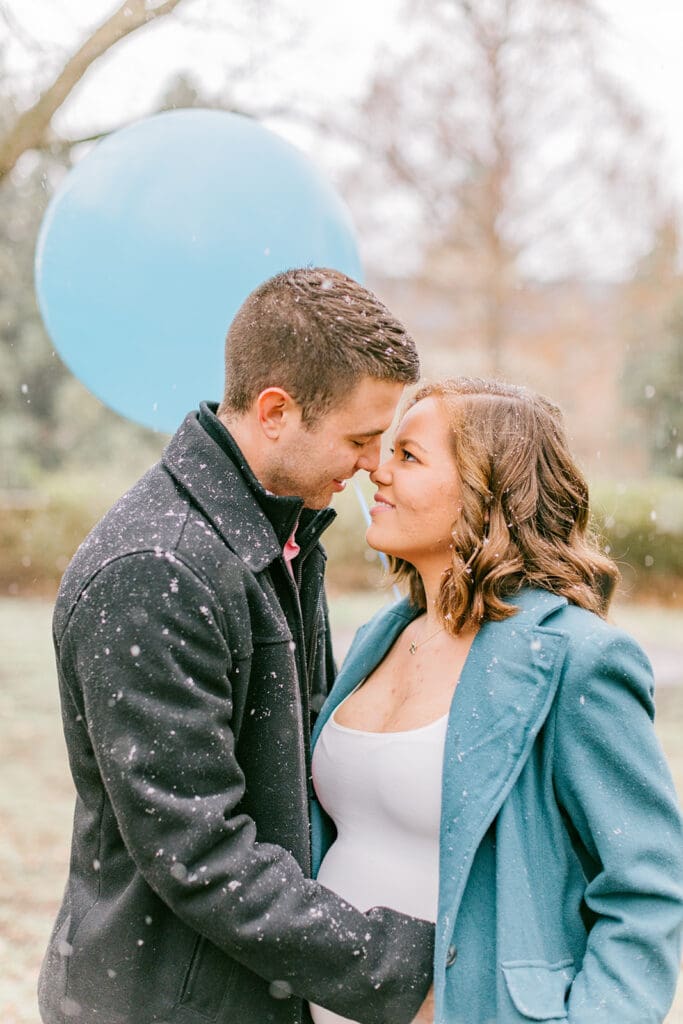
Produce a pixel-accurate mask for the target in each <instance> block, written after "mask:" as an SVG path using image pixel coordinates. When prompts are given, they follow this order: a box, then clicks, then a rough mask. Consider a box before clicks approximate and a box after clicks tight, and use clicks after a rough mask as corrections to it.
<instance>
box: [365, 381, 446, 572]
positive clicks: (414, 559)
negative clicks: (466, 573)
mask: <svg viewBox="0 0 683 1024" xmlns="http://www.w3.org/2000/svg"><path fill="white" fill-rule="evenodd" d="M370 479H371V480H372V482H373V483H374V484H376V485H377V493H376V495H375V504H374V506H373V507H372V508H371V510H370V515H371V516H372V523H371V524H370V526H369V527H368V531H367V534H366V539H367V542H368V544H369V545H370V546H371V547H373V548H376V549H377V550H379V551H385V552H386V553H387V554H389V555H395V556H396V557H397V558H403V559H405V560H406V561H407V562H410V563H411V564H412V565H415V566H416V568H418V569H419V567H420V565H421V564H424V563H426V562H434V561H436V560H438V561H443V562H444V566H446V565H448V564H450V549H451V546H452V540H451V530H452V527H453V523H454V522H455V520H456V518H457V516H458V513H459V511H460V487H459V483H458V474H457V471H456V467H455V462H454V459H453V455H452V454H451V449H450V444H449V428H448V420H447V416H446V411H445V410H444V408H443V406H442V405H441V403H440V401H439V399H437V398H423V399H422V401H420V402H417V404H416V405H414V406H412V408H410V409H409V410H408V412H407V413H406V415H405V416H404V417H403V419H402V420H401V423H400V424H399V427H398V430H397V432H396V438H395V441H394V448H393V450H392V454H391V456H390V458H388V459H387V460H386V462H383V463H382V464H381V465H380V466H379V468H378V469H376V470H375V472H374V473H371V474H370Z"/></svg>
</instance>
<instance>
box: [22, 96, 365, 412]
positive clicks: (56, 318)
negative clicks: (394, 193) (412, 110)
mask: <svg viewBox="0 0 683 1024" xmlns="http://www.w3.org/2000/svg"><path fill="white" fill-rule="evenodd" d="M303 266H326V267H333V268H335V269H337V270H341V271H343V272H344V273H346V274H349V276H351V277H354V278H356V279H357V280H359V279H361V277H362V270H361V265H360V261H359V257H358V250H357V247H356V242H355V238H354V233H353V228H352V225H351V221H350V217H349V214H348V212H347V210H346V207H345V206H344V205H343V203H342V202H341V200H340V199H339V197H338V196H337V195H336V193H335V192H334V190H333V189H332V187H331V186H330V184H329V183H328V182H327V181H326V180H325V178H324V177H323V176H322V175H321V173H320V172H319V171H318V170H317V169H316V168H315V166H314V165H313V164H312V163H311V162H310V160H309V159H308V158H307V157H306V156H304V154H303V153H301V152H300V151H299V150H298V149H296V148H295V147H294V146H292V145H290V144H289V143H288V142H285V141H284V140H283V139H281V138H280V137H279V136H277V135H275V134H274V133H273V132H271V131H268V130H267V129H266V128H264V127H263V126H262V125H260V124H258V123H257V122H256V121H253V120H251V119H249V118H247V117H242V116H240V115H238V114H231V113H227V112H226V111H216V110H176V111H171V112H168V113H163V114H157V115H155V116H154V117H150V118H146V119H145V120H143V121H140V122H137V123H136V124H133V125H131V126H129V127H127V128H124V129H122V130H121V131H118V132H115V133H114V134H112V135H110V136H108V137H107V138H106V139H104V140H103V141H102V142H100V143H99V144H98V145H97V146H96V147H95V148H94V149H92V150H91V151H90V153H88V155H87V156H85V157H84V158H83V159H82V160H81V161H80V162H79V163H78V164H77V165H76V166H75V167H74V169H73V170H72V171H71V172H70V173H69V174H68V175H67V177H66V178H65V180H64V182H63V184H62V186H61V188H60V189H59V191H58V192H57V193H56V195H55V196H54V198H53V199H52V201H51V203H50V205H49V207H48V209H47V211H46V214H45V217H44V219H43V223H42V225H41V230H40V234H39V238H38V247H37V251H36V289H37V294H38V302H39V305H40V309H41V312H42V315H43V319H44V321H45V325H46V327H47V330H48V332H49V334H50V336H51V338H52V340H53V342H54V345H55V347H56V349H57V350H58V352H59V353H60V355H61V356H62V358H63V360H64V362H65V363H66V364H67V366H69V368H70V369H71V370H72V371H73V373H74V374H75V375H76V376H77V377H78V378H79V379H80V380H81V381H82V382H83V384H85V386H86V387H87V388H88V389H89V390H90V391H92V392H93V393H94V394H95V395H97V397H98V398H100V399H101V400H102V401H103V402H105V403H106V404H107V405H109V406H110V407H111V408H112V409H115V410H116V411H117V412H119V413H121V414H122V415H123V416H126V417H128V418H129V419H132V420H135V421H136V422H138V423H141V424H143V425H145V426H150V427H154V428H155V429H157V430H162V431H172V430H174V429H175V428H176V426H177V425H178V423H179V422H180V420H181V419H182V417H183V415H184V414H185V413H186V412H187V411H188V410H189V409H191V408H195V407H196V406H197V404H198V402H199V401H200V400H201V399H204V398H220V395H221V394H222V390H223V376H224V374H223V343H224V339H225V334H226V331H227V328H228V325H229V323H230V321H231V320H232V318H233V316H234V314H235V313H236V311H237V309H238V308H239V306H240V305H241V303H242V302H243V300H244V299H245V298H246V296H247V295H248V294H249V292H250V291H252V290H253V289H254V288H255V287H257V285H259V284H260V283H261V282H262V281H265V280H266V279H267V278H269V277H272V276H273V275H274V274H277V273H279V272H280V271H282V270H286V269H288V268H291V267H303Z"/></svg>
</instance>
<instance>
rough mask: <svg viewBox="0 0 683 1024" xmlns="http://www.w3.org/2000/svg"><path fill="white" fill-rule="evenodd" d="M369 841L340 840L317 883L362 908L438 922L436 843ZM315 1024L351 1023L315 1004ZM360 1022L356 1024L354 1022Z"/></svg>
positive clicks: (321, 867) (332, 847)
mask: <svg viewBox="0 0 683 1024" xmlns="http://www.w3.org/2000/svg"><path fill="white" fill-rule="evenodd" d="M367 839H368V837H367V836H365V837H364V842H363V845H362V846H361V845H359V844H358V843H355V842H351V841H345V839H344V837H343V836H341V837H339V838H338V839H337V840H336V841H335V842H334V843H333V844H332V846H331V847H330V849H329V850H328V851H327V854H326V856H325V858H324V860H323V862H322V864H321V865H320V871H319V872H318V881H319V882H320V883H321V885H324V886H326V887H327V888H328V889H332V890H333V891H334V892H336V893H338V894H339V895H340V896H343V897H344V899H346V900H348V901H349V903H352V904H353V905H354V906H355V907H358V909H359V910H362V911H366V910H370V908H371V907H391V908H392V909H393V910H399V911H401V913H403V914H410V915H411V916H412V917H421V918H423V919H424V920H427V921H436V912H437V904H438V898H439V855H438V848H436V849H435V846H434V843H433V842H429V841H426V842H425V843H424V844H423V848H422V849H420V848H416V845H415V842H414V841H413V843H412V844H411V845H410V849H409V850H406V851H400V850H396V849H390V848H388V847H387V845H386V844H383V848H382V849H381V850H379V849H373V848H372V847H371V846H370V844H369V843H368V842H367ZM406 854H408V856H406ZM310 1009H311V1015H312V1017H313V1021H314V1024H348V1020H349V1018H348V1017H340V1016H339V1015H338V1014H336V1013H333V1012H332V1011H331V1010H326V1009H324V1008H323V1007H322V1006H316V1005H315V1004H310ZM352 1024H357V1022H355V1021H354V1022H352Z"/></svg>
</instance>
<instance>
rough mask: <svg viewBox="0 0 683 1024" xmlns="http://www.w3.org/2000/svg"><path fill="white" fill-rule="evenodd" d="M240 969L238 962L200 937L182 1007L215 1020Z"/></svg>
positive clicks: (187, 979)
mask: <svg viewBox="0 0 683 1024" xmlns="http://www.w3.org/2000/svg"><path fill="white" fill-rule="evenodd" d="M236 966H237V964H236V963H235V961H234V960H232V959H231V958H230V957H228V956H226V955H225V953H223V952H222V951H221V950H220V949H218V948H217V946H214V945H213V944H212V943H211V942H209V941H208V939H205V938H204V937H203V936H200V937H199V938H198V939H197V942H196V943H195V947H194V951H193V953H192V958H191V960H190V964H189V966H188V969H187V973H186V975H185V980H184V982H183V987H182V989H181V991H180V998H179V1000H178V1005H180V1006H188V1007H191V1008H192V1010H194V1011H195V1013H199V1014H201V1015H202V1016H203V1017H206V1019H207V1020H215V1019H216V1017H217V1016H218V1012H219V1010H220V1008H221V1004H222V1002H223V999H224V998H225V994H226V992H227V990H228V987H229V985H230V982H231V980H232V976H233V974H234V972H235V968H236Z"/></svg>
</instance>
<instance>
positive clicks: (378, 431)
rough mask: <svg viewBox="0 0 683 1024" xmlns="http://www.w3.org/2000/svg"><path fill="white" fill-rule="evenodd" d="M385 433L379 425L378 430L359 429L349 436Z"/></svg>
mask: <svg viewBox="0 0 683 1024" xmlns="http://www.w3.org/2000/svg"><path fill="white" fill-rule="evenodd" d="M383 433H384V431H383V430H382V428H381V427H379V428H378V429H377V430H358V431H356V433H353V434H349V437H378V436H379V434H383Z"/></svg>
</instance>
